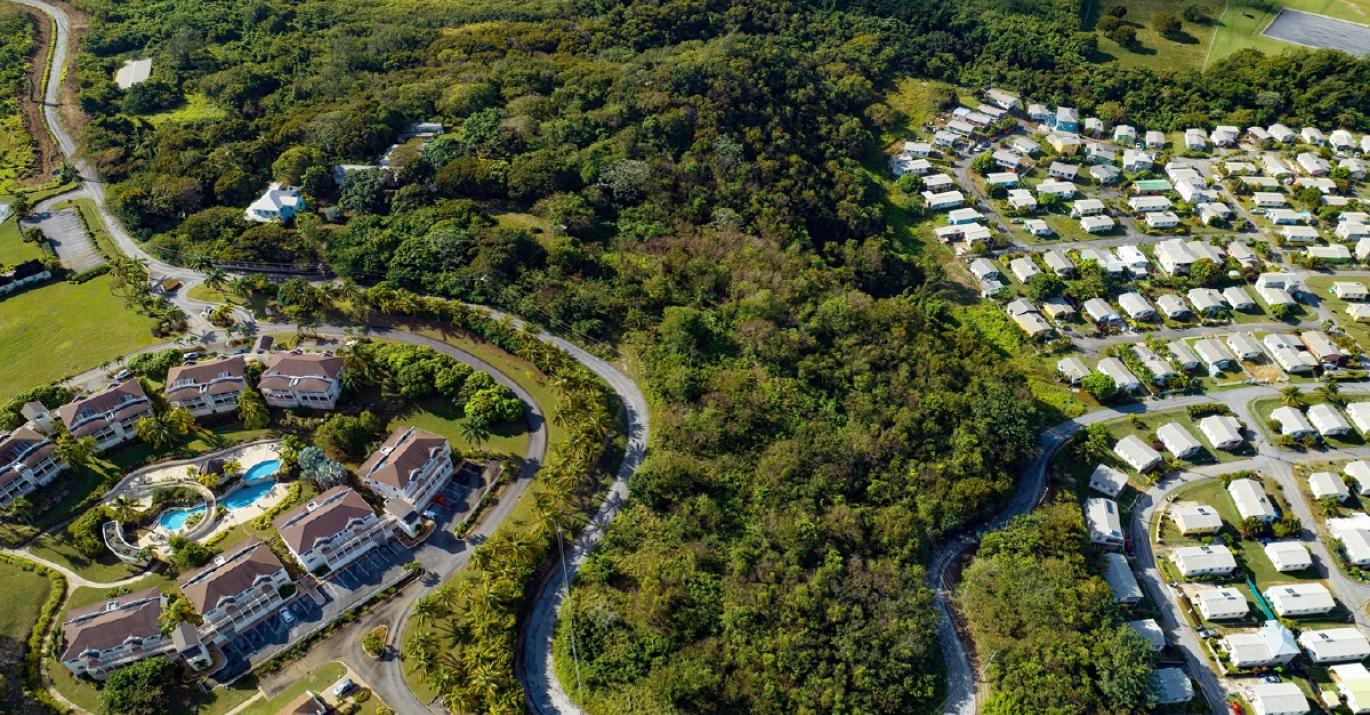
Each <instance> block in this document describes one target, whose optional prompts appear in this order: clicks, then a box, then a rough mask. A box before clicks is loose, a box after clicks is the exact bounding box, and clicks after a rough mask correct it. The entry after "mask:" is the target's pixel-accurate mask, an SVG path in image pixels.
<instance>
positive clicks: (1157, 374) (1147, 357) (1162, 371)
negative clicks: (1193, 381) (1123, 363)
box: [1132, 343, 1178, 449]
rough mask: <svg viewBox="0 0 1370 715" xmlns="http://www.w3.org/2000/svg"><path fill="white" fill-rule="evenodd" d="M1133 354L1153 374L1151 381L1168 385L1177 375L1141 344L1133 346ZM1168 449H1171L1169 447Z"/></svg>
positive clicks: (1168, 365)
mask: <svg viewBox="0 0 1370 715" xmlns="http://www.w3.org/2000/svg"><path fill="white" fill-rule="evenodd" d="M1132 352H1133V354H1135V355H1136V356H1137V359H1138V360H1140V361H1141V363H1142V367H1144V368H1146V371H1147V372H1149V373H1151V379H1152V380H1154V381H1155V382H1156V383H1158V384H1161V385H1164V384H1166V383H1167V382H1169V381H1170V380H1171V379H1172V378H1174V377H1175V375H1176V374H1177V373H1176V372H1175V368H1173V367H1171V366H1170V363H1168V362H1166V361H1165V360H1162V359H1161V356H1160V355H1157V354H1156V351H1154V350H1152V349H1151V348H1149V347H1147V346H1146V345H1143V344H1141V343H1138V344H1136V345H1133V346H1132ZM1177 439H1178V438H1177ZM1167 449H1169V447H1167Z"/></svg>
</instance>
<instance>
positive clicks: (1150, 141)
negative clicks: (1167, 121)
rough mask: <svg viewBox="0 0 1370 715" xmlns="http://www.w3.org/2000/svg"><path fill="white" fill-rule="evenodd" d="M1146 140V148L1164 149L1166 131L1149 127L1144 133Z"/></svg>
mask: <svg viewBox="0 0 1370 715" xmlns="http://www.w3.org/2000/svg"><path fill="white" fill-rule="evenodd" d="M1144 141H1145V143H1146V148H1148V149H1164V148H1165V132H1162V131H1159V130H1156V129H1148V130H1147V131H1146V134H1145V135H1144Z"/></svg>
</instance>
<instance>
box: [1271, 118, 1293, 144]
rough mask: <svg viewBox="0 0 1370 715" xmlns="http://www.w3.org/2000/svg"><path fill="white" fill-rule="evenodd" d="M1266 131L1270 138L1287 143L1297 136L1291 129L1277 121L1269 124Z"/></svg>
mask: <svg viewBox="0 0 1370 715" xmlns="http://www.w3.org/2000/svg"><path fill="white" fill-rule="evenodd" d="M1266 132H1268V133H1269V134H1270V138H1271V139H1274V140H1275V141H1277V142H1279V143H1281V144H1288V143H1289V142H1292V141H1294V140H1295V139H1296V138H1298V135H1297V134H1295V133H1294V130H1293V129H1290V128H1289V127H1286V126H1285V125H1283V124H1279V123H1276V124H1271V125H1270V127H1269V128H1268V129H1266Z"/></svg>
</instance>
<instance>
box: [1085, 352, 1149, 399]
mask: <svg viewBox="0 0 1370 715" xmlns="http://www.w3.org/2000/svg"><path fill="white" fill-rule="evenodd" d="M1094 369H1095V370H1097V371H1098V372H1101V373H1103V374H1105V375H1108V376H1109V377H1110V378H1113V383H1114V384H1115V385H1117V386H1118V389H1119V390H1122V391H1123V392H1136V391H1137V390H1140V389H1142V381H1141V380H1138V379H1137V376H1136V375H1133V374H1132V371H1131V370H1128V369H1127V365H1125V364H1123V361H1122V360H1119V359H1118V358H1115V357H1106V358H1104V359H1102V360H1100V361H1099V364H1098V365H1096V366H1095V367H1094Z"/></svg>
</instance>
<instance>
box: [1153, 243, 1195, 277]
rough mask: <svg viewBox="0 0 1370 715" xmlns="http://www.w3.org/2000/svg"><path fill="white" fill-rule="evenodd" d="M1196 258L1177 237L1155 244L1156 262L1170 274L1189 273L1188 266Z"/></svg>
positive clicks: (1192, 263)
mask: <svg viewBox="0 0 1370 715" xmlns="http://www.w3.org/2000/svg"><path fill="white" fill-rule="evenodd" d="M1196 260H1198V259H1197V258H1195V256H1194V253H1193V252H1191V251H1190V250H1189V246H1187V245H1185V242H1184V241H1181V240H1180V239H1178V238H1172V239H1170V240H1167V241H1161V242H1160V243H1158V244H1156V262H1157V263H1159V264H1160V265H1161V268H1162V270H1164V271H1165V272H1166V273H1169V274H1170V275H1172V276H1183V275H1189V268H1190V267H1191V266H1193V265H1194V261H1196Z"/></svg>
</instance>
